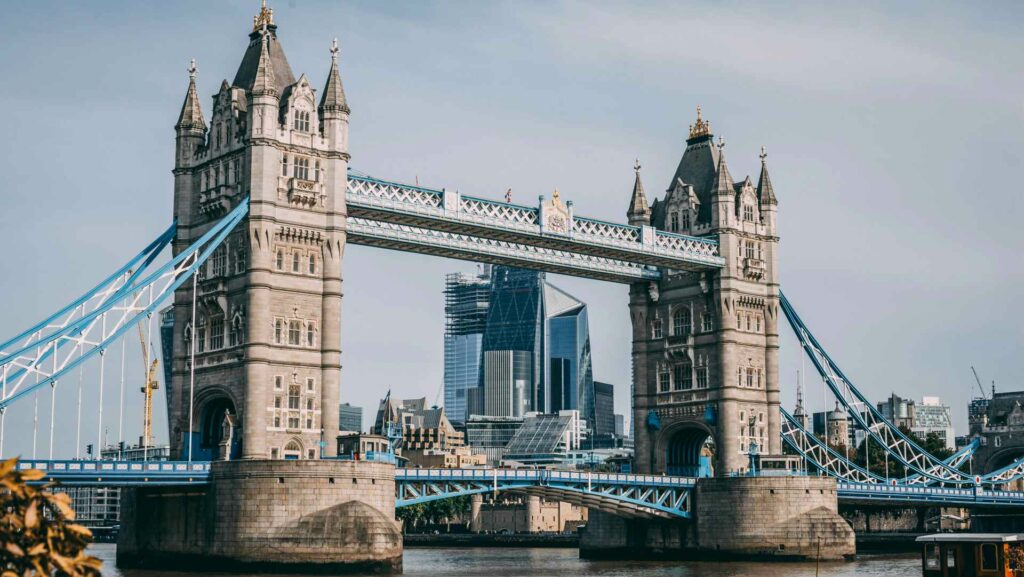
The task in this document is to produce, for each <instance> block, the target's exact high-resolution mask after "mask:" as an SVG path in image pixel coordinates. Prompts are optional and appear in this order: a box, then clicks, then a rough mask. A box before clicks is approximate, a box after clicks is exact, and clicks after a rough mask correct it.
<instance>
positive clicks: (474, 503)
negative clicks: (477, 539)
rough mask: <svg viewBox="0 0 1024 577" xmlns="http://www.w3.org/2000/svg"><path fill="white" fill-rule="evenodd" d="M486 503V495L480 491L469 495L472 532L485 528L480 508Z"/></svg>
mask: <svg viewBox="0 0 1024 577" xmlns="http://www.w3.org/2000/svg"><path fill="white" fill-rule="evenodd" d="M483 504H484V496H483V495H481V494H480V493H475V494H473V495H470V497H469V531H470V533H479V532H480V531H481V530H483V526H482V525H481V522H480V521H481V519H480V508H481V507H482V506H483Z"/></svg>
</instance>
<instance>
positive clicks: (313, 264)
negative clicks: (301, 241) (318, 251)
mask: <svg viewBox="0 0 1024 577" xmlns="http://www.w3.org/2000/svg"><path fill="white" fill-rule="evenodd" d="M309 274H316V255H315V254H310V255H309Z"/></svg>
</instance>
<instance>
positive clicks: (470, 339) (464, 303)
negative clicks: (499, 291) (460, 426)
mask: <svg viewBox="0 0 1024 577" xmlns="http://www.w3.org/2000/svg"><path fill="white" fill-rule="evenodd" d="M490 276H491V275H490V267H489V266H487V265H482V266H481V267H480V269H479V271H478V272H477V274H476V275H467V274H463V273H453V274H449V275H447V276H446V277H445V287H444V314H445V327H444V406H445V411H446V412H447V414H448V418H449V419H451V420H452V421H455V422H459V423H461V422H465V420H466V419H468V418H469V414H470V408H471V407H470V403H469V397H470V396H471V394H472V393H471V391H476V392H478V387H479V384H480V358H481V350H482V346H483V336H484V329H486V327H487V310H488V308H489V305H490V296H491V280H490Z"/></svg>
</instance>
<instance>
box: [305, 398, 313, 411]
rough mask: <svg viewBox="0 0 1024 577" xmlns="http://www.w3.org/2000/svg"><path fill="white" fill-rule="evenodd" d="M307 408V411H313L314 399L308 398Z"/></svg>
mask: <svg viewBox="0 0 1024 577" xmlns="http://www.w3.org/2000/svg"><path fill="white" fill-rule="evenodd" d="M306 410H307V411H312V410H313V399H306Z"/></svg>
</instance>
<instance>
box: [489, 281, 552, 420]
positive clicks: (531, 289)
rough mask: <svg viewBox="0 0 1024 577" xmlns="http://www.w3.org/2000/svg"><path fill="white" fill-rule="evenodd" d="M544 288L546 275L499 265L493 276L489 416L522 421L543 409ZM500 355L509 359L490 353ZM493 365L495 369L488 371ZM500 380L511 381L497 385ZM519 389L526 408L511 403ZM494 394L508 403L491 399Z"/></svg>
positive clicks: (490, 311) (490, 309)
mask: <svg viewBox="0 0 1024 577" xmlns="http://www.w3.org/2000/svg"><path fill="white" fill-rule="evenodd" d="M543 284H544V273H541V272H535V271H529V270H522V269H515V268H508V267H502V266H496V267H494V269H493V271H492V273H491V297H490V308H489V309H488V311H487V325H486V329H485V330H484V338H483V344H482V347H483V355H484V367H483V380H484V383H483V384H484V407H485V413H486V414H488V415H491V416H497V417H503V416H522V414H523V413H524V412H525V411H533V410H536V409H535V407H539V406H543V401H544V399H543V388H542V387H541V378H542V375H543V374H544V373H543V365H542V363H541V359H542V355H541V352H542V351H543V350H544V349H543V340H544V339H543V330H542V326H543V319H544V313H543V311H544V309H543V306H544V301H543V298H542V289H543ZM499 352H501V353H504V354H490V355H489V354H488V353H499ZM511 353H516V354H514V355H513V354H511ZM489 362H490V363H492V364H494V365H495V366H488V363H489ZM500 378H504V379H507V380H508V382H505V383H499V382H497V380H496V379H500ZM516 387H522V395H523V399H524V404H525V406H523V407H522V408H521V409H520V408H519V407H517V406H516V404H515V403H511V402H509V403H506V402H505V397H506V394H516V391H515V389H516ZM491 391H495V394H498V395H500V396H501V397H502V398H501V399H494V400H492V399H489V398H488V396H490V395H489V393H490V392H491ZM517 411H518V412H517Z"/></svg>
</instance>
